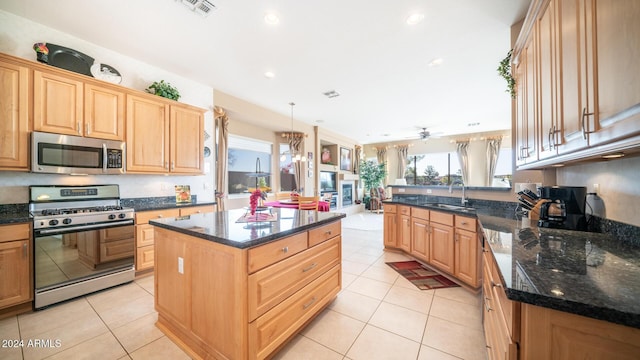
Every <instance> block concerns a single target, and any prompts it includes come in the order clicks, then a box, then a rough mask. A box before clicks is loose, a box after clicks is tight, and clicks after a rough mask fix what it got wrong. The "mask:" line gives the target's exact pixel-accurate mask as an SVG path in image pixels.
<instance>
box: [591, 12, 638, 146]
mask: <svg viewBox="0 0 640 360" xmlns="http://www.w3.org/2000/svg"><path fill="white" fill-rule="evenodd" d="M585 3H586V8H587V18H589V15H591V18H592V22H591V23H588V24H587V27H588V28H587V32H588V31H589V30H591V32H593V37H594V40H593V44H594V48H593V52H594V55H593V58H594V60H593V61H592V62H591V63H587V65H590V66H593V67H594V68H595V70H594V71H593V73H595V81H596V82H595V84H597V88H596V90H597V91H596V96H595V97H596V99H595V107H594V108H593V109H588V108H587V110H586V112H587V113H590V112H594V110H595V114H594V116H592V117H591V118H592V119H593V121H594V123H595V124H594V125H595V126H594V127H591V128H589V131H591V133H589V135H588V136H589V145H590V146H596V145H600V144H605V143H608V142H612V141H615V140H618V139H622V138H626V137H630V136H632V135H636V134H638V133H640V63H639V62H638V58H640V37H639V36H638V34H640V22H638V18H640V2H638V1H636V0H585ZM590 11H593V13H592V14H590V13H589V12H590ZM585 122H586V120H585Z"/></svg>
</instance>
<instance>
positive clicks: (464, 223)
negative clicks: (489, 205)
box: [460, 221, 469, 225]
mask: <svg viewBox="0 0 640 360" xmlns="http://www.w3.org/2000/svg"><path fill="white" fill-rule="evenodd" d="M460 225H469V223H468V222H466V221H463V222H461V223H460Z"/></svg>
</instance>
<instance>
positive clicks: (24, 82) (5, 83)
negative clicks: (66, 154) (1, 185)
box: [0, 55, 31, 171]
mask: <svg viewBox="0 0 640 360" xmlns="http://www.w3.org/2000/svg"><path fill="white" fill-rule="evenodd" d="M30 74H31V72H30V70H29V68H27V67H26V66H23V65H21V64H19V63H15V62H13V61H11V60H10V59H8V58H4V57H3V56H1V55H0V170H19V171H27V170H28V169H29V119H30V117H29V113H30V104H31V102H30V97H29V89H30V79H31V77H30Z"/></svg>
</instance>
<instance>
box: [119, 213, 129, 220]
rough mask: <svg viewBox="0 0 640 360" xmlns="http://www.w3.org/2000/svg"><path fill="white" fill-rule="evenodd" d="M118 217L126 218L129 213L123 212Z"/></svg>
mask: <svg viewBox="0 0 640 360" xmlns="http://www.w3.org/2000/svg"><path fill="white" fill-rule="evenodd" d="M118 217H119V218H120V219H124V218H126V217H127V214H125V213H122V214H120V215H118Z"/></svg>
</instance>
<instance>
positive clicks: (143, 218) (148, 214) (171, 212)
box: [136, 209, 180, 225]
mask: <svg viewBox="0 0 640 360" xmlns="http://www.w3.org/2000/svg"><path fill="white" fill-rule="evenodd" d="M176 216H180V209H164V210H152V211H141V212H137V213H136V224H137V225H140V224H147V223H149V220H151V219H158V218H166V217H176Z"/></svg>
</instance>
